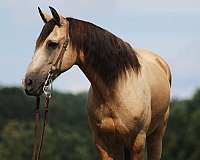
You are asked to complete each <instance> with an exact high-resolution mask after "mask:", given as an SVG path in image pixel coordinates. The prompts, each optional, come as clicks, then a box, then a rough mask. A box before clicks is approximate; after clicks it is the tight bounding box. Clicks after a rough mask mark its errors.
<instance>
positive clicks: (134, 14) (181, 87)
mask: <svg viewBox="0 0 200 160" xmlns="http://www.w3.org/2000/svg"><path fill="white" fill-rule="evenodd" d="M38 5H39V6H40V7H41V8H42V9H43V10H44V11H46V12H49V9H48V6H49V5H51V6H53V7H55V8H56V9H57V10H58V11H59V12H60V13H61V14H62V15H64V16H71V17H74V18H78V19H84V20H87V21H90V22H93V23H95V24H96V25H99V26H101V27H103V28H105V29H107V30H109V31H111V32H113V33H114V34H116V35H117V36H119V37H121V38H122V39H124V40H126V41H128V42H129V43H131V45H132V46H133V47H137V48H146V49H149V50H152V51H154V52H157V53H158V54H160V55H161V56H162V57H163V58H164V59H165V60H166V61H167V62H168V63H169V65H170V66H171V69H172V74H173V88H172V95H173V96H174V97H180V98H182V97H189V96H191V95H192V94H193V93H194V91H195V90H196V89H197V88H198V87H200V74H199V73H200V62H199V61H200V1H199V0H190V1H189V0H168V1H163V0H151V1H145V0H140V1H134V0H101V1H98V0H74V1H71V0H70V1H69V0H56V1H48V0H40V1H35V0H34V1H27V0H6V1H2V2H1V5H0V18H1V23H0V24H1V30H0V35H1V38H0V44H1V52H0V57H1V58H0V66H1V67H0V73H1V75H0V85H21V84H20V83H21V79H22V78H23V76H24V73H25V70H26V67H27V65H28V64H29V62H30V61H31V57H32V55H33V51H34V46H35V40H36V38H37V36H38V34H39V33H40V31H41V28H42V26H43V23H42V21H41V19H40V17H39V15H38V11H37V6H38ZM54 88H56V89H58V90H61V91H63V92H70V91H72V92H79V91H83V90H87V89H88V88H89V82H88V80H87V79H86V78H85V76H84V75H83V73H81V71H80V70H79V69H78V67H73V68H72V69H71V70H69V71H68V72H66V73H64V74H63V75H61V76H60V77H59V78H58V79H57V80H56V81H55V82H54Z"/></svg>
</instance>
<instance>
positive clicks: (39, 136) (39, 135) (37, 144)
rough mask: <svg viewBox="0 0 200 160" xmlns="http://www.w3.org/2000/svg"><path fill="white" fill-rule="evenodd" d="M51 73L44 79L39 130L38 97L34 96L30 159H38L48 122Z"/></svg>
mask: <svg viewBox="0 0 200 160" xmlns="http://www.w3.org/2000/svg"><path fill="white" fill-rule="evenodd" d="M52 89H53V87H52V73H51V72H49V74H48V77H47V79H46V81H45V84H44V87H43V91H44V94H45V108H44V122H43V128H42V132H41V127H40V110H39V109H40V97H36V109H35V141H34V145H33V152H32V160H39V159H40V154H41V150H42V146H43V141H44V134H45V129H46V125H47V122H48V108H49V99H50V98H51V92H52Z"/></svg>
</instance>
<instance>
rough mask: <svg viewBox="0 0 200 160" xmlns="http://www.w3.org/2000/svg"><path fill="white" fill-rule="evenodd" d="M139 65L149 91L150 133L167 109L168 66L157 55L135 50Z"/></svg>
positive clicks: (169, 83) (168, 89)
mask: <svg viewBox="0 0 200 160" xmlns="http://www.w3.org/2000/svg"><path fill="white" fill-rule="evenodd" d="M135 51H136V52H137V54H138V59H139V61H140V63H141V74H142V75H143V76H145V77H146V78H145V79H146V80H147V81H148V82H147V83H148V84H149V87H150V89H151V124H150V127H149V133H151V132H152V131H153V130H154V129H155V128H156V127H157V126H158V125H159V123H158V122H162V120H164V118H165V114H166V113H167V111H168V109H169V102H170V86H171V72H170V68H169V65H168V64H167V63H166V62H165V61H164V60H163V59H162V58H161V57H160V56H159V55H157V54H155V53H153V52H151V51H148V50H145V49H135Z"/></svg>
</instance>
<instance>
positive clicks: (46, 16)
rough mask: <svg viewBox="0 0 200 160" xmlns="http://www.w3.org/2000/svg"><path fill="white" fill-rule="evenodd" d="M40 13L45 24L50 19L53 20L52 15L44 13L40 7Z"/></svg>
mask: <svg viewBox="0 0 200 160" xmlns="http://www.w3.org/2000/svg"><path fill="white" fill-rule="evenodd" d="M38 11H39V14H40V17H41V18H42V20H43V22H44V23H47V22H48V21H49V20H50V19H52V17H51V16H50V15H48V14H45V13H43V12H42V10H41V9H40V7H38Z"/></svg>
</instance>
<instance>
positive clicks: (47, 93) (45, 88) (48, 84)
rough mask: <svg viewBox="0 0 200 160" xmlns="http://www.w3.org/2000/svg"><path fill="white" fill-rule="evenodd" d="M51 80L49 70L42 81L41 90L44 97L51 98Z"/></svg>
mask: <svg viewBox="0 0 200 160" xmlns="http://www.w3.org/2000/svg"><path fill="white" fill-rule="evenodd" d="M52 82H53V80H52V73H51V72H49V74H48V76H47V79H46V81H45V83H44V86H43V91H44V94H45V96H46V97H48V98H51V95H52V90H53V84H52Z"/></svg>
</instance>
